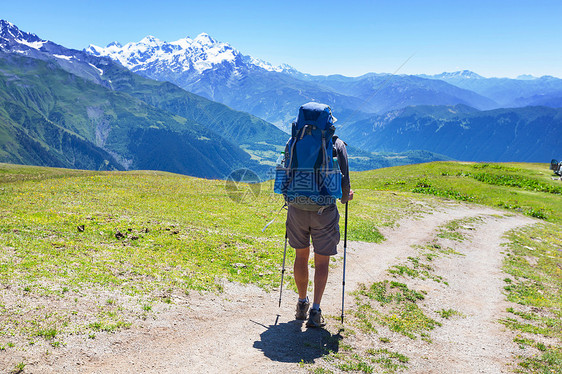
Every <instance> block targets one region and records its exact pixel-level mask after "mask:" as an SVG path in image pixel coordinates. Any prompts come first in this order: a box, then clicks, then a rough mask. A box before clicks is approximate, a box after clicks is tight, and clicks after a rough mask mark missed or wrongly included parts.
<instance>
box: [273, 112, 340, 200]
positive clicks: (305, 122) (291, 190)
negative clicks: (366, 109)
mask: <svg viewBox="0 0 562 374" xmlns="http://www.w3.org/2000/svg"><path fill="white" fill-rule="evenodd" d="M335 130H336V128H335V127H334V118H333V116H332V111H331V109H330V107H329V106H328V105H325V104H319V103H314V102H311V103H307V104H304V105H303V106H301V107H300V109H299V115H298V117H297V120H296V122H294V123H293V126H292V134H291V138H290V139H289V141H288V142H287V146H286V147H285V152H284V157H283V159H282V160H281V161H280V162H279V163H278V165H277V168H276V172H275V186H274V191H275V192H276V193H279V194H283V195H284V196H285V200H286V201H287V202H289V203H297V204H317V205H331V204H334V203H335V202H336V199H339V198H341V196H342V190H341V177H342V176H341V172H340V170H339V167H338V165H337V162H334V159H333V155H332V152H333V147H334V145H333V140H332V137H333V135H334V132H335Z"/></svg>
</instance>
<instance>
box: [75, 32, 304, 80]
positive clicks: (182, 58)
mask: <svg viewBox="0 0 562 374" xmlns="http://www.w3.org/2000/svg"><path fill="white" fill-rule="evenodd" d="M85 51H86V52H88V53H90V54H92V55H94V56H106V57H110V58H111V59H113V60H116V61H119V62H120V63H121V64H122V65H123V66H125V67H127V68H129V69H130V70H132V71H136V72H139V71H143V72H152V74H156V73H157V72H160V73H164V74H166V73H171V72H173V73H175V74H178V73H180V74H181V73H187V74H201V73H203V72H204V71H206V70H211V69H221V67H222V68H223V69H224V68H226V69H228V70H231V71H232V72H234V73H240V71H241V70H250V69H255V68H261V69H265V70H267V71H276V72H283V71H290V70H294V69H293V68H292V67H290V66H288V65H281V66H273V65H272V64H270V63H268V62H265V61H262V60H259V59H256V58H253V57H251V56H244V55H242V54H241V53H240V52H239V51H238V50H236V49H234V48H233V47H232V46H231V45H230V44H228V43H223V42H219V41H217V40H215V39H213V38H212V37H211V36H210V35H208V34H206V33H202V34H199V35H198V36H197V37H196V38H194V39H191V38H189V37H186V38H184V39H179V40H176V41H175V42H165V41H162V40H160V39H158V38H155V37H154V36H147V37H145V38H143V39H142V40H141V41H139V42H136V43H127V44H126V45H124V46H122V45H120V44H119V43H117V42H113V43H110V44H109V45H107V46H106V47H105V48H102V47H98V46H95V45H90V46H89V47H88V48H86V49H85Z"/></svg>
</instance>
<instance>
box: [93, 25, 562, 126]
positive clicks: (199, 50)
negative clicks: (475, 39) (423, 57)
mask: <svg viewBox="0 0 562 374" xmlns="http://www.w3.org/2000/svg"><path fill="white" fill-rule="evenodd" d="M85 51H87V52H88V53H90V54H92V55H95V56H106V57H110V58H111V59H113V60H115V61H119V62H120V63H121V64H122V65H123V66H125V67H127V68H129V69H131V70H132V71H134V72H137V73H138V74H141V75H143V76H146V77H149V78H152V79H156V80H161V81H170V82H172V83H174V84H177V85H178V86H180V87H182V88H184V89H186V90H187V91H190V92H194V93H197V94H199V95H202V96H204V97H207V98H209V99H211V100H215V101H219V102H222V103H224V104H227V105H229V106H230V107H232V108H235V109H238V110H241V111H245V112H248V113H252V114H254V115H255V116H258V117H260V118H263V119H265V120H267V121H269V122H271V123H273V124H275V125H276V126H278V127H279V128H281V129H283V130H285V131H288V129H289V127H290V123H291V121H292V120H293V119H294V116H295V112H296V110H295V108H298V107H299V106H300V105H301V104H302V103H305V102H307V101H310V100H311V99H313V100H316V101H320V102H325V103H327V104H330V105H331V106H332V107H333V110H334V113H335V114H336V116H337V117H338V118H340V119H342V120H344V121H347V122H352V121H356V120H358V119H360V118H366V117H368V116H369V115H370V114H383V113H385V112H388V111H391V110H396V109H402V108H404V107H407V106H413V105H457V104H462V105H467V106H470V107H473V108H476V109H479V110H490V109H498V108H503V107H508V108H512V107H523V106H529V105H542V106H549V107H560V106H562V79H558V78H553V77H541V78H534V77H530V76H523V77H521V78H520V79H508V78H484V77H482V76H480V75H478V74H476V73H473V72H471V71H466V70H465V71H460V72H453V73H442V74H439V75H433V76H429V75H416V76H414V75H390V74H374V73H369V74H365V75H362V76H360V77H345V76H341V75H332V76H313V75H310V74H303V73H301V72H299V71H297V70H296V69H294V68H292V67H291V66H288V65H281V66H273V65H271V64H269V63H267V62H263V61H260V60H257V59H255V58H253V57H251V56H246V55H243V54H242V53H241V52H239V51H238V50H236V49H235V48H233V47H232V46H230V45H229V44H228V43H223V42H219V41H217V40H215V39H213V38H212V37H210V36H209V35H207V34H201V35H199V36H197V37H196V38H194V39H190V38H185V39H180V40H178V41H175V42H170V43H168V42H164V41H161V40H158V39H156V38H154V37H152V36H149V37H146V38H144V39H142V40H141V41H140V42H132V43H128V44H126V45H124V46H122V45H120V44H118V43H111V44H109V45H108V46H107V47H105V48H102V47H98V46H93V45H90V46H89V47H88V48H87V49H86V50H85ZM352 114H353V116H351V115H352Z"/></svg>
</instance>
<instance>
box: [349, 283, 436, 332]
mask: <svg viewBox="0 0 562 374" xmlns="http://www.w3.org/2000/svg"><path fill="white" fill-rule="evenodd" d="M354 295H355V298H356V303H357V309H356V310H355V311H354V316H355V317H356V318H357V321H358V325H359V327H360V328H361V329H362V330H363V331H365V332H376V329H375V325H377V324H378V325H382V326H387V327H388V328H389V329H390V330H391V331H395V332H398V333H400V334H402V335H404V336H407V337H409V338H411V339H416V337H418V336H419V337H421V338H422V339H424V340H428V338H427V336H426V334H425V335H424V333H425V332H427V331H430V330H432V329H434V328H435V327H436V326H440V325H441V323H439V322H437V321H435V320H433V319H431V318H430V317H428V316H427V315H426V314H425V313H424V312H423V311H422V309H421V308H420V307H419V306H418V305H417V304H416V302H417V301H418V300H423V299H424V295H423V294H422V293H420V292H418V291H415V290H412V289H410V288H408V286H407V285H406V284H404V283H399V282H394V281H393V282H389V281H383V282H375V283H373V284H372V285H371V286H370V287H366V286H365V285H361V286H360V287H359V289H358V290H357V291H355V292H354ZM373 301H374V302H376V303H373Z"/></svg>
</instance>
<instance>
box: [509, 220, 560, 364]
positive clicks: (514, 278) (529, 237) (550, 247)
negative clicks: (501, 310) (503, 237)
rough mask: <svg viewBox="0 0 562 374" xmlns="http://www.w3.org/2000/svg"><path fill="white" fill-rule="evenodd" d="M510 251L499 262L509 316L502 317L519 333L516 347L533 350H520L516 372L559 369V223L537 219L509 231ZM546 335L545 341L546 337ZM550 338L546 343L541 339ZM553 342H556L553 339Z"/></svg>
mask: <svg viewBox="0 0 562 374" xmlns="http://www.w3.org/2000/svg"><path fill="white" fill-rule="evenodd" d="M508 238H509V240H510V242H509V243H508V244H507V247H508V248H509V253H508V255H507V256H506V258H505V261H504V270H505V271H506V272H507V273H508V274H509V275H510V277H509V278H505V279H504V282H505V284H506V286H505V287H504V288H505V291H506V294H507V299H508V300H509V301H511V302H512V303H513V306H512V307H510V308H508V309H507V311H508V312H509V313H510V314H511V317H507V318H504V319H502V320H501V322H502V323H503V324H504V325H505V326H507V327H508V328H510V329H512V330H515V331H517V332H519V333H520V334H521V335H518V337H517V338H516V339H515V341H516V342H517V343H518V344H519V346H520V348H521V349H528V347H532V348H534V349H535V352H536V353H535V354H533V355H531V356H529V355H521V357H520V362H519V366H518V372H522V373H560V372H562V294H561V292H560V290H561V289H562V236H561V234H560V226H558V225H551V224H539V225H534V226H528V227H525V228H523V229H521V230H517V231H513V232H511V233H510V234H509V235H508ZM545 339H547V340H545ZM546 341H549V342H550V343H548V344H547V343H544V342H546ZM553 342H555V343H553Z"/></svg>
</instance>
